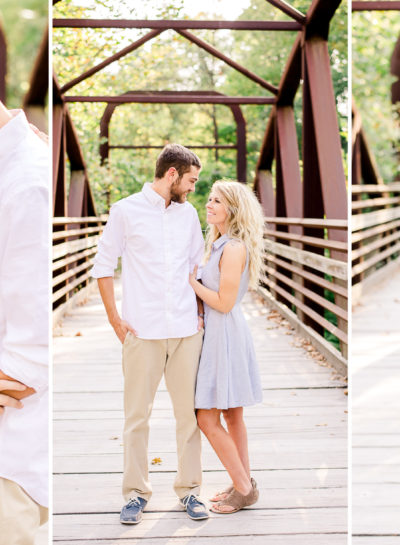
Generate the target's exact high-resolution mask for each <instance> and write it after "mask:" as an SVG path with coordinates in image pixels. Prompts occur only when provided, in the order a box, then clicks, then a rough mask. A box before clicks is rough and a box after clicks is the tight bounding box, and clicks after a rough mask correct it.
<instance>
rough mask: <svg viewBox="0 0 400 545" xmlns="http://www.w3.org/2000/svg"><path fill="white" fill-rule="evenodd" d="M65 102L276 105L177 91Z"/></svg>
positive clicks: (261, 100) (73, 98) (74, 98)
mask: <svg viewBox="0 0 400 545" xmlns="http://www.w3.org/2000/svg"><path fill="white" fill-rule="evenodd" d="M65 102H108V103H115V104H122V103H135V102H137V103H142V104H239V105H240V104H274V103H275V98H270V97H228V96H221V97H220V96H214V95H211V94H210V95H200V94H197V95H194V96H192V97H188V96H184V95H180V94H179V91H176V92H175V93H174V94H173V95H170V96H162V95H159V94H156V92H152V93H150V92H149V93H147V92H145V93H142V94H140V95H139V94H138V95H128V96H126V97H124V98H123V99H122V98H121V96H109V95H104V96H102V95H101V96H82V95H78V96H68V95H66V96H65Z"/></svg>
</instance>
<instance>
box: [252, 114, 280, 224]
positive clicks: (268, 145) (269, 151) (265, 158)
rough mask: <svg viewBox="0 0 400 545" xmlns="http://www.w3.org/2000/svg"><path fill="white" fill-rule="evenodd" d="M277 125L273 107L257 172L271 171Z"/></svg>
mask: <svg viewBox="0 0 400 545" xmlns="http://www.w3.org/2000/svg"><path fill="white" fill-rule="evenodd" d="M275 123H276V107H275V106H273V107H272V110H271V113H270V116H269V118H268V123H267V128H266V130H265V133H264V138H263V142H262V144H261V149H260V155H259V157H258V161H257V165H256V172H257V171H259V170H269V171H270V170H271V168H272V163H273V161H274V157H275V140H274V135H275ZM269 215H271V214H269Z"/></svg>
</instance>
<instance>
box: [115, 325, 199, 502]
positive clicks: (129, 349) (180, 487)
mask: <svg viewBox="0 0 400 545" xmlns="http://www.w3.org/2000/svg"><path fill="white" fill-rule="evenodd" d="M202 342H203V331H199V332H198V333H196V334H195V335H192V336H191V337H184V338H181V339H159V340H145V339H138V338H137V337H135V336H134V335H132V334H131V333H128V335H127V337H126V339H125V342H124V346H123V358H122V363H123V369H124V378H125V389H124V409H125V427H124V478H123V486H122V493H123V495H124V498H125V501H128V500H129V499H130V498H134V497H137V496H140V497H141V498H144V499H145V500H149V499H150V497H151V490H152V489H151V484H150V482H149V474H148V473H149V472H148V453H147V447H148V438H149V418H150V415H151V410H152V407H153V401H154V397H155V394H156V391H157V387H158V385H159V383H160V381H161V378H162V376H163V374H164V375H165V382H166V385H167V388H168V392H169V395H170V397H171V400H172V404H173V407H174V415H175V419H176V443H177V452H178V472H177V475H176V479H175V483H174V490H175V492H176V494H177V496H178V497H179V498H183V497H184V496H186V495H187V494H188V493H191V494H198V493H199V491H200V484H201V461H200V456H201V439H200V430H199V428H198V426H197V420H196V415H195V410H194V393H195V386H196V375H197V368H198V365H199V358H200V352H201V346H202Z"/></svg>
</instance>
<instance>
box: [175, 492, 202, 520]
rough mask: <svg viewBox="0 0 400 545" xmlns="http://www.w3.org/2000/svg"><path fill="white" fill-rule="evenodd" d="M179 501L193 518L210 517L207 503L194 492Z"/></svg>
mask: <svg viewBox="0 0 400 545" xmlns="http://www.w3.org/2000/svg"><path fill="white" fill-rule="evenodd" d="M179 501H180V504H181V505H182V506H183V507H184V508H185V509H186V512H187V514H188V516H189V517H190V518H191V519H193V520H203V519H208V517H209V513H208V509H207V507H206V505H205V504H204V503H203V502H202V501H201V500H200V499H199V498H198V497H197V496H195V495H194V494H188V495H187V496H185V497H184V498H181V499H180V500H179Z"/></svg>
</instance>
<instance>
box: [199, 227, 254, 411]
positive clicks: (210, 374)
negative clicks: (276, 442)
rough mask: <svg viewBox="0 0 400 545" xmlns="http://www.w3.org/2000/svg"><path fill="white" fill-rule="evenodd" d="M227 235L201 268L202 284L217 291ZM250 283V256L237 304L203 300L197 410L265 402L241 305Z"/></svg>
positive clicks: (241, 281)
mask: <svg viewBox="0 0 400 545" xmlns="http://www.w3.org/2000/svg"><path fill="white" fill-rule="evenodd" d="M229 240H230V239H229V238H228V236H227V235H223V236H221V237H220V238H219V239H217V240H216V241H215V242H214V244H213V246H212V251H211V256H210V259H209V261H208V262H207V263H206V264H205V265H204V267H203V268H202V269H201V272H200V274H201V280H202V282H203V285H204V286H206V287H207V288H210V289H212V290H214V291H218V289H219V282H220V270H219V262H220V259H221V256H222V252H223V250H224V246H225V244H226V243H227V242H229ZM248 284H249V257H248V252H247V258H246V266H245V269H244V271H243V273H242V276H241V279H240V286H239V292H238V295H237V299H236V302H235V305H234V307H233V308H232V310H231V311H230V312H228V313H225V314H224V313H222V312H219V311H218V310H214V309H213V308H211V307H209V306H208V305H206V304H205V303H204V341H203V349H202V353H201V357H200V363H199V370H198V374H197V383H196V397H195V408H196V409H213V408H216V409H228V408H232V407H245V406H247V405H254V404H255V403H260V402H261V401H262V389H261V381H260V375H259V371H258V365H257V361H256V357H255V351H254V346H253V340H252V338H251V333H250V329H249V327H248V325H247V322H246V320H245V318H244V316H243V313H242V310H241V308H240V302H241V300H242V298H243V296H244V295H245V293H246V291H247V288H248Z"/></svg>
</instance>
